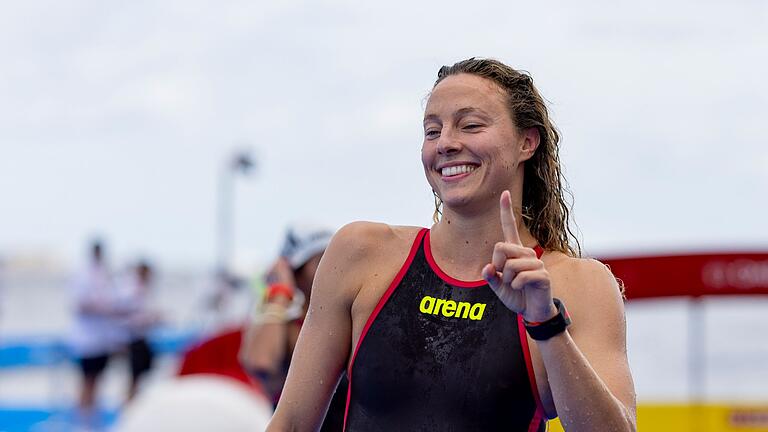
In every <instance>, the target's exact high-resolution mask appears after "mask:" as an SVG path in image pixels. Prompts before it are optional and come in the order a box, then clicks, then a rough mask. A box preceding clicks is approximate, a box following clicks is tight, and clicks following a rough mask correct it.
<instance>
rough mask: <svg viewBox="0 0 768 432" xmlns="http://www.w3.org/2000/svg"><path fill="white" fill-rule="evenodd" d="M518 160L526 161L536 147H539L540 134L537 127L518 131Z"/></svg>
mask: <svg viewBox="0 0 768 432" xmlns="http://www.w3.org/2000/svg"><path fill="white" fill-rule="evenodd" d="M520 139H521V142H520V144H521V146H520V162H523V161H527V160H528V159H530V158H532V157H533V154H534V153H536V149H537V148H539V143H540V142H541V136H539V129H538V128H535V127H531V128H528V129H523V130H521V131H520Z"/></svg>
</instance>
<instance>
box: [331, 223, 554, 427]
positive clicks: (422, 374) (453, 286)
mask: <svg viewBox="0 0 768 432" xmlns="http://www.w3.org/2000/svg"><path fill="white" fill-rule="evenodd" d="M537 254H538V255H539V256H541V249H540V248H538V247H537ZM348 376H349V393H348V395H347V407H346V416H345V420H344V429H345V430H346V431H350V432H374V431H445V432H467V431H506V432H510V431H512V432H514V431H529V432H533V431H544V430H546V418H545V416H544V411H543V408H542V405H541V402H540V400H539V396H538V391H537V388H536V382H535V378H534V374H533V366H532V364H531V358H530V352H529V350H528V339H527V336H526V333H525V329H524V327H523V322H522V317H520V316H518V315H517V314H516V313H514V312H512V311H510V310H509V309H508V308H507V307H506V306H504V304H503V303H501V301H500V300H499V299H498V297H497V296H496V295H495V294H494V292H493V291H492V290H491V288H490V287H489V286H488V285H487V283H486V282H485V281H477V282H464V281H459V280H457V279H453V278H451V277H450V276H448V275H446V274H445V273H444V272H443V271H442V270H440V268H439V267H438V266H437V264H435V261H434V259H433V258H432V254H431V251H430V246H429V231H428V230H427V229H422V230H421V231H420V232H419V233H418V235H417V236H416V239H415V241H414V243H413V246H412V247H411V252H410V254H409V255H408V259H407V260H406V261H405V264H404V265H403V267H402V268H401V269H400V272H399V273H398V274H397V276H395V279H394V280H393V281H392V284H391V285H390V286H389V289H387V291H386V292H385V293H384V295H383V296H382V297H381V299H380V300H379V303H378V304H377V305H376V308H375V309H374V310H373V313H372V314H371V316H370V317H369V318H368V321H367V323H366V325H365V327H364V328H363V331H362V333H361V335H360V340H359V341H358V343H357V347H356V349H355V352H354V354H353V357H352V362H351V365H350V368H349V370H348Z"/></svg>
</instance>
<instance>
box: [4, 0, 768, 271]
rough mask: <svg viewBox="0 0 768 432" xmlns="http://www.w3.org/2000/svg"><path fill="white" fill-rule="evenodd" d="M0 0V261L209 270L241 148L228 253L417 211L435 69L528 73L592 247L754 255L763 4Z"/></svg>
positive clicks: (424, 202) (408, 217)
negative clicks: (35, 256)
mask: <svg viewBox="0 0 768 432" xmlns="http://www.w3.org/2000/svg"><path fill="white" fill-rule="evenodd" d="M578 3H580V2H568V1H555V2H525V3H519V2H507V1H495V2H477V1H475V2H462V3H461V4H450V3H449V2H445V1H432V2H414V1H407V2H406V1H399V0H395V1H389V2H351V1H349V2H348V1H326V2H319V1H307V2H302V1H279V2H278V1H274V2H271V3H267V2H254V1H234V2H204V1H196V0H184V1H162V2H154V1H133V2H96V1H93V2H88V1H79V0H71V1H67V2H59V1H25V2H18V1H17V2H12V1H3V2H2V3H0V58H2V62H1V63H0V150H1V153H0V197H1V199H2V201H1V203H0V221H2V225H1V226H0V256H3V255H5V256H9V255H14V254H19V253H38V252H41V251H43V252H45V253H47V254H51V255H54V256H57V257H60V258H61V259H62V260H64V261H65V262H76V261H77V259H78V258H79V257H80V254H81V252H82V250H83V244H84V242H85V240H86V239H87V238H88V237H89V236H90V235H92V234H93V233H101V234H102V235H103V236H105V237H106V238H107V239H108V240H109V242H110V244H111V246H112V249H113V250H114V252H115V253H114V256H115V258H116V260H126V259H129V258H131V257H134V256H136V255H137V254H145V255H149V256H151V257H154V258H155V259H156V260H158V261H159V262H160V263H161V264H163V265H167V266H188V265H195V266H204V265H212V263H213V259H214V253H215V252H214V251H215V238H216V237H215V235H216V230H215V223H216V192H217V189H216V185H217V183H216V181H217V175H218V171H219V170H220V169H221V167H222V165H223V164H224V161H225V159H226V158H227V157H228V155H229V154H230V153H231V152H232V151H233V150H234V149H236V148H239V147H241V146H245V147H250V148H252V149H253V151H254V154H255V155H256V156H257V158H258V162H259V166H258V169H257V172H256V173H255V174H254V175H251V176H249V177H242V178H240V179H238V181H237V187H236V197H237V207H236V211H235V214H236V226H235V230H236V233H237V236H236V237H237V238H236V247H237V251H238V252H237V253H238V259H239V261H240V262H245V263H249V262H251V261H253V262H254V263H255V262H258V261H264V260H267V259H269V257H271V256H272V255H273V254H274V253H275V251H276V249H277V247H278V242H279V238H280V236H281V235H282V231H283V228H284V227H285V224H286V222H287V221H291V220H315V221H320V222H326V223H329V224H332V225H334V226H341V225H343V224H345V223H347V222H350V221H353V220H359V219H366V220H376V221H384V222H389V223H393V224H409V225H428V224H430V220H431V214H432V201H431V193H430V189H429V187H428V185H427V183H426V180H425V179H424V175H423V172H422V168H421V163H420V159H419V149H420V145H421V139H422V130H421V116H422V109H423V105H424V99H425V96H426V95H427V92H428V91H429V89H430V86H431V84H432V83H433V81H434V79H435V75H436V72H437V70H438V68H439V67H440V66H441V65H443V64H449V63H453V62H455V61H457V60H461V59H464V58H467V57H471V56H486V57H494V58H497V59H500V60H502V61H504V62H506V63H508V64H510V65H512V66H515V67H517V68H520V69H525V70H528V71H530V73H531V74H532V75H533V77H534V80H535V81H536V83H537V84H538V86H539V88H540V90H541V91H542V92H543V94H544V95H545V96H546V98H547V99H548V100H549V101H550V103H551V105H550V107H551V109H552V111H553V113H554V118H555V122H556V123H557V125H558V127H559V128H560V130H561V132H562V136H563V138H564V139H563V143H562V153H561V155H562V160H563V163H564V165H565V172H566V176H567V178H568V180H569V182H570V185H571V189H572V191H573V194H574V196H575V215H576V222H577V224H578V226H579V228H580V230H581V234H582V237H583V241H584V245H585V246H586V250H587V252H590V253H604V252H617V251H618V252H621V251H649V250H651V251H653V250H670V249H674V250H683V249H689V248H697V249H701V248H715V247H718V248H729V249H734V248H763V249H768V229H767V228H766V218H767V216H766V215H768V200H766V197H767V196H768V193H767V192H768V145H767V144H768V143H767V142H766V139H767V138H766V137H768V121H767V120H766V119H767V118H768V85H767V84H766V78H765V77H768V54H767V53H768V6H767V3H765V2H763V1H757V0H755V1H733V2H714V1H699V0H697V1H677V2H668V1H661V0H650V1H648V0H646V1H642V2H633V3H632V4H621V5H620V4H619V3H620V2H614V1H603V2H592V3H590V6H586V7H585V6H584V5H582V4H578Z"/></svg>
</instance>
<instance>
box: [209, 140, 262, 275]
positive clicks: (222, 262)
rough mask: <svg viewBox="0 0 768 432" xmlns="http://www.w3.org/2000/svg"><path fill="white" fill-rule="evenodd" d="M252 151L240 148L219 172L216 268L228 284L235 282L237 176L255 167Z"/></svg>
mask: <svg viewBox="0 0 768 432" xmlns="http://www.w3.org/2000/svg"><path fill="white" fill-rule="evenodd" d="M255 165H256V164H255V162H254V160H253V157H252V156H251V154H250V152H249V151H247V150H240V151H236V152H235V153H233V154H232V155H231V156H230V157H228V158H227V159H226V161H225V163H224V166H222V167H221V171H220V172H219V192H218V194H219V197H218V198H219V199H218V209H217V210H218V217H217V236H216V270H217V272H218V274H219V277H221V278H222V279H223V280H224V281H226V282H227V284H229V283H231V282H233V277H232V273H231V265H232V254H233V245H234V237H233V234H234V230H233V225H234V204H235V201H234V198H235V194H234V186H235V176H236V175H238V174H248V173H250V172H251V171H252V170H253V169H255Z"/></svg>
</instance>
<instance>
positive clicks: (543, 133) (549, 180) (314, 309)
mask: <svg viewBox="0 0 768 432" xmlns="http://www.w3.org/2000/svg"><path fill="white" fill-rule="evenodd" d="M558 141H559V136H558V133H557V132H556V130H555V128H554V125H553V124H552V123H551V121H550V120H549V116H548V113H547V109H546V106H545V104H544V102H543V99H542V97H541V96H540V94H539V92H538V91H537V90H536V88H535V87H534V86H533V81H532V80H531V78H530V76H528V75H527V74H524V73H521V72H519V71H516V70H514V69H512V68H510V67H508V66H506V65H504V64H503V63H500V62H498V61H495V60H486V59H469V60H465V61H462V62H459V63H456V64H454V65H453V66H446V67H443V68H441V69H440V71H439V73H438V79H437V82H436V83H435V86H434V88H433V90H432V93H431V95H430V97H429V100H428V103H427V106H426V110H425V113H424V142H423V146H422V157H421V158H422V163H423V166H424V173H425V175H426V178H427V182H428V183H429V185H430V186H431V188H432V190H433V191H434V193H435V196H436V199H437V203H438V209H439V210H440V212H441V217H439V218H436V220H435V224H434V225H433V226H432V227H431V229H426V228H419V227H401V226H389V225H384V224H375V223H369V222H356V223H352V224H350V225H347V226H346V227H344V228H342V229H341V230H340V231H339V232H338V233H337V234H336V235H335V236H334V238H333V240H332V241H331V244H330V246H329V247H328V249H327V251H326V253H325V255H324V256H323V259H322V261H321V263H320V267H319V269H318V273H317V276H316V278H315V281H314V287H313V293H314V294H313V296H312V299H311V303H310V307H309V312H308V314H307V318H306V323H305V325H304V327H302V331H301V335H300V336H299V340H298V342H297V345H296V349H295V351H294V356H293V361H292V363H291V368H290V371H289V372H288V378H287V382H286V386H285V388H284V392H283V394H282V396H281V398H280V402H279V404H278V406H277V410H276V412H275V415H274V417H273V419H272V422H271V423H270V426H269V428H268V430H270V431H283V430H286V431H288V430H290V431H311V430H316V429H317V428H318V426H319V424H320V423H321V422H322V419H323V416H324V415H325V412H326V410H327V407H328V403H329V400H330V396H331V394H332V392H333V390H334V388H335V386H336V384H337V382H338V381H339V378H340V377H341V375H342V374H343V373H345V372H346V374H347V376H348V379H349V393H348V398H347V406H346V415H345V420H344V429H345V430H348V431H391V430H440V431H457V432H463V431H476V430H483V431H497V430H498V431H500V430H505V431H543V430H545V429H546V424H547V419H548V418H554V417H555V416H558V415H559V417H560V420H561V421H562V423H563V425H564V426H565V427H566V428H567V430H569V431H594V430H601V431H632V430H635V429H636V426H635V423H636V421H635V394H634V386H633V383H632V377H631V375H630V372H629V367H628V364H627V358H626V343H625V323H624V313H623V311H624V310H623V303H622V298H621V293H620V290H619V287H618V284H617V283H616V280H615V278H614V277H613V276H612V274H611V273H610V271H608V270H607V268H606V267H605V266H603V265H602V264H600V263H599V262H597V261H593V260H585V259H581V258H580V257H579V247H578V243H577V242H576V241H575V239H573V238H572V236H571V235H570V233H569V231H568V206H567V205H566V203H565V200H564V198H563V188H562V183H563V179H562V175H561V171H560V162H559V159H558V155H557V152H558V148H557V145H558ZM569 240H571V241H569ZM566 304H567V305H568V311H566V307H565V305H566ZM459 310H461V313H460V314H459ZM569 312H570V313H569ZM465 317H466V318H467V319H464V318H465Z"/></svg>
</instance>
